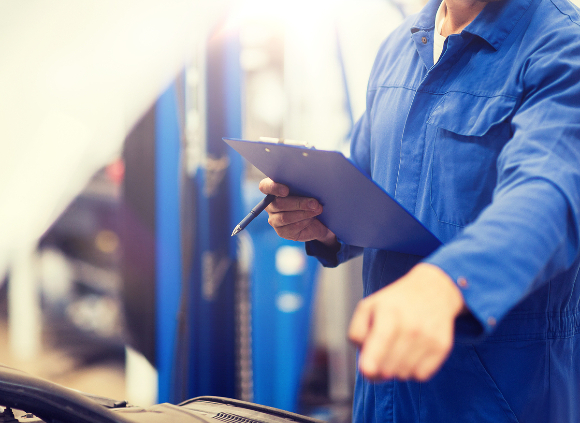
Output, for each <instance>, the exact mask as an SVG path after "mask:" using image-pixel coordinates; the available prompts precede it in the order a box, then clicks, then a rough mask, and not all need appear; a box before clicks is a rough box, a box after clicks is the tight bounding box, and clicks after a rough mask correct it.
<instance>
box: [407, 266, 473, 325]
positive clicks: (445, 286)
mask: <svg viewBox="0 0 580 423" xmlns="http://www.w3.org/2000/svg"><path fill="white" fill-rule="evenodd" d="M415 267H416V268H420V269H424V270H425V271H428V272H430V273H431V274H434V275H435V276H436V277H435V278H433V279H431V280H432V281H433V280H434V281H437V282H436V283H437V284H438V285H439V286H438V290H439V292H440V294H441V295H442V296H444V297H445V298H446V302H447V304H448V305H449V310H451V311H452V313H453V315H454V316H455V317H457V316H459V315H460V314H461V313H462V312H464V311H465V309H466V308H465V300H464V299H463V295H462V294H461V290H460V289H459V287H458V286H457V285H456V284H455V281H454V280H453V279H451V277H450V276H449V275H448V274H447V273H446V272H445V271H443V270H442V269H441V268H440V267H438V266H435V265H434V264H430V263H419V264H418V265H417V266H415Z"/></svg>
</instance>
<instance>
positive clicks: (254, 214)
mask: <svg viewBox="0 0 580 423" xmlns="http://www.w3.org/2000/svg"><path fill="white" fill-rule="evenodd" d="M275 199H276V196H275V195H272V194H268V195H266V197H264V199H263V200H262V201H260V202H259V203H258V204H257V205H256V207H254V208H253V209H252V210H251V211H250V213H248V215H247V216H246V217H244V219H243V220H242V221H241V222H240V223H238V226H236V227H235V229H234V231H233V232H232V236H234V235H237V234H238V233H240V232H241V231H242V230H243V229H244V228H245V227H246V226H248V224H249V223H250V222H251V221H252V220H254V219H255V218H256V217H258V215H259V214H260V213H262V212H263V211H264V209H265V208H266V207H268V204H270V203H271V202H272V201H274V200H275Z"/></svg>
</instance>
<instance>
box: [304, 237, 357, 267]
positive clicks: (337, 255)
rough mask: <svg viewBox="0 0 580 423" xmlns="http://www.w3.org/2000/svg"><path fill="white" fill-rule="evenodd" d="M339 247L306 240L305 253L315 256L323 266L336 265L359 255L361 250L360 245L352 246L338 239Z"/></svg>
mask: <svg viewBox="0 0 580 423" xmlns="http://www.w3.org/2000/svg"><path fill="white" fill-rule="evenodd" d="M338 242H339V244H340V248H339V249H338V251H337V250H335V249H332V248H329V247H327V246H326V245H324V244H323V243H322V242H320V241H307V242H306V243H305V246H306V254H307V255H309V256H313V257H316V258H317V259H318V261H319V262H320V264H322V265H323V266H324V267H336V266H338V265H339V264H341V263H344V262H345V261H347V260H349V259H351V258H353V257H356V256H358V255H360V254H361V253H362V252H363V250H364V249H363V248H362V247H354V246H352V245H348V244H345V243H344V242H342V241H341V240H340V239H339V240H338Z"/></svg>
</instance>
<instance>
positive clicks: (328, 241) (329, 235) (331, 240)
mask: <svg viewBox="0 0 580 423" xmlns="http://www.w3.org/2000/svg"><path fill="white" fill-rule="evenodd" d="M317 241H319V242H321V243H323V244H324V245H326V246H327V247H329V248H333V249H336V250H337V251H338V249H340V243H339V242H338V239H337V238H336V235H335V234H334V233H333V232H332V231H331V230H330V229H329V230H328V231H327V232H326V235H324V236H323V237H322V238H318V239H317Z"/></svg>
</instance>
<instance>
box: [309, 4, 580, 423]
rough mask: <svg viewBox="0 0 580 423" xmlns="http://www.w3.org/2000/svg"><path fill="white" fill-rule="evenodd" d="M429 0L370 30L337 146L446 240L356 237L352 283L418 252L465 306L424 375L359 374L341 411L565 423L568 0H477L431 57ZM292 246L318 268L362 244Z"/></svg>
mask: <svg viewBox="0 0 580 423" xmlns="http://www.w3.org/2000/svg"><path fill="white" fill-rule="evenodd" d="M439 3H440V0H431V1H430V2H429V3H428V4H427V5H426V7H425V8H424V9H423V11H422V12H421V13H419V14H418V15H415V16H411V17H409V18H408V19H407V20H406V21H405V22H404V23H403V24H402V26H400V27H399V28H398V29H396V30H395V31H394V32H393V33H392V34H391V35H390V36H389V37H388V39H387V40H386V41H385V42H384V43H383V45H382V47H381V49H380V51H379V53H378V56H377V59H376V61H375V64H374V67H373V70H372V73H371V76H370V80H369V85H368V92H367V109H366V112H365V113H364V115H363V116H362V118H361V119H360V121H359V122H358V123H357V124H356V126H355V128H354V132H353V136H352V144H351V156H352V159H353V160H354V161H355V162H356V163H357V164H358V166H359V167H360V168H361V169H363V170H364V171H366V172H367V173H368V174H369V175H370V176H371V177H372V179H373V180H374V181H376V182H377V183H378V184H380V185H381V186H382V187H383V188H384V189H385V190H386V191H387V192H389V193H390V194H392V195H393V196H394V197H395V198H396V199H397V200H398V201H399V202H400V203H401V204H402V205H403V206H404V207H405V208H406V209H407V210H409V211H410V212H411V213H413V214H414V215H415V216H416V217H417V218H418V219H419V220H420V221H421V222H422V223H423V224H424V225H425V226H426V227H427V228H429V229H430V230H431V231H432V232H433V233H434V234H435V235H437V237H439V238H440V239H441V240H442V241H443V243H444V244H443V246H441V247H440V248H439V249H438V250H436V251H435V252H434V253H433V254H432V255H430V256H429V257H426V258H424V257H416V256H410V255H406V254H399V253H393V252H388V251H383V250H376V249H364V262H363V283H364V293H365V295H369V294H371V293H373V292H375V291H377V290H379V289H380V288H382V287H384V286H385V285H387V284H389V283H391V282H393V281H395V280H396V279H398V278H399V277H401V276H402V275H404V274H405V273H406V272H407V271H408V270H409V269H410V268H411V267H412V266H413V265H414V264H416V263H417V262H419V261H425V262H428V263H432V264H434V265H437V266H439V267H440V268H441V269H443V270H444V271H445V272H446V273H447V274H448V275H449V276H450V277H451V278H452V279H453V280H455V281H456V282H457V281H458V280H461V283H459V284H458V286H459V288H460V290H461V292H462V294H463V297H464V300H465V303H466V306H467V308H468V309H469V313H468V314H465V315H462V316H460V317H459V318H458V319H457V321H456V337H455V343H454V347H453V350H452V352H451V354H450V356H449V358H448V359H447V361H446V362H445V364H444V365H443V367H442V368H441V369H440V370H439V372H438V373H437V374H436V375H435V376H434V377H433V378H432V379H431V380H429V381H428V382H425V383H418V382H414V381H392V380H391V381H386V382H384V383H371V382H369V381H367V380H365V379H364V378H362V377H361V376H360V375H358V377H357V383H356V387H355V399H354V421H355V422H366V423H379V422H380V423H383V422H429V423H432V422H493V423H498V422H523V423H534V422H542V423H545V422H555V423H567V422H570V423H572V422H574V423H578V422H580V281H578V272H579V264H580V255H579V249H580V248H579V243H580V241H579V240H580V230H579V222H580V26H579V23H580V16H579V13H578V10H577V9H576V8H575V7H574V6H572V5H571V4H570V3H569V2H568V1H566V0H501V1H497V2H491V3H488V4H487V5H486V7H485V8H484V9H483V11H482V12H481V13H480V14H479V15H478V16H477V18H476V19H475V20H474V21H473V22H471V23H470V24H469V26H468V27H467V28H465V29H464V30H463V31H462V32H461V34H455V35H451V36H449V37H448V38H447V40H446V42H445V45H444V48H443V54H442V56H441V58H440V60H439V61H438V62H437V63H436V64H434V63H433V34H434V24H435V14H436V11H437V8H438V7H439ZM388 236H389V234H388V233H385V237H388ZM306 248H307V252H308V253H309V254H311V255H315V256H317V257H318V258H319V260H320V261H321V262H322V263H323V264H324V265H326V266H336V265H338V264H339V263H341V262H343V261H345V260H348V259H349V258H350V257H353V256H355V255H357V254H360V253H361V252H362V249H361V248H358V247H353V246H349V245H344V244H342V245H341V249H340V251H339V252H338V254H336V255H333V254H330V252H329V251H327V250H325V249H324V247H323V246H322V244H320V243H317V242H309V243H307V246H306Z"/></svg>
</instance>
